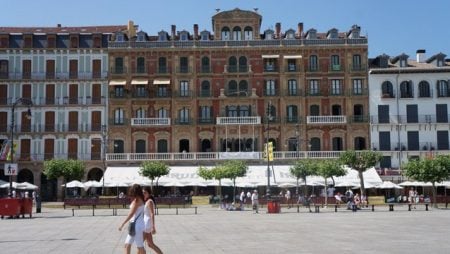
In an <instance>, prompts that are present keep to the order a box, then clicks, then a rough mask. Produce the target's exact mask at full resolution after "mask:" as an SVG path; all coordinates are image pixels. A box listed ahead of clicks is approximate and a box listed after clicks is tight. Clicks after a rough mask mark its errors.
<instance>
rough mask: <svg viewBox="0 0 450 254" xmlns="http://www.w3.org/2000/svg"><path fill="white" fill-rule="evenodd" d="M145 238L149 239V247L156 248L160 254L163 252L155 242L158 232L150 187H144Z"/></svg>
mask: <svg viewBox="0 0 450 254" xmlns="http://www.w3.org/2000/svg"><path fill="white" fill-rule="evenodd" d="M143 193H144V200H145V208H144V225H145V230H144V240H145V241H147V245H148V247H150V248H151V249H152V250H154V251H155V252H156V253H158V254H162V251H161V249H160V248H159V247H158V246H156V244H155V243H154V242H153V236H152V235H154V234H156V227H155V201H154V200H153V196H152V189H151V188H150V187H148V186H147V187H144V191H143Z"/></svg>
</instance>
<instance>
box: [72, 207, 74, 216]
mask: <svg viewBox="0 0 450 254" xmlns="http://www.w3.org/2000/svg"><path fill="white" fill-rule="evenodd" d="M74 210H75V209H73V208H72V217H73V216H75V211H74Z"/></svg>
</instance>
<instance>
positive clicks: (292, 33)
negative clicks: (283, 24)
mask: <svg viewBox="0 0 450 254" xmlns="http://www.w3.org/2000/svg"><path fill="white" fill-rule="evenodd" d="M285 38H286V39H289V40H292V39H295V31H294V30H292V29H289V30H287V31H286V36H285Z"/></svg>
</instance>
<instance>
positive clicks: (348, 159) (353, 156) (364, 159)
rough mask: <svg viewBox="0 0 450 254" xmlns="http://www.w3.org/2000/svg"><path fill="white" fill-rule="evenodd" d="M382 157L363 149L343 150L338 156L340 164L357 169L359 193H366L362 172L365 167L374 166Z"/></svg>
mask: <svg viewBox="0 0 450 254" xmlns="http://www.w3.org/2000/svg"><path fill="white" fill-rule="evenodd" d="M381 158H382V155H381V154H380V153H377V152H374V151H370V150H365V151H358V152H355V151H351V150H349V151H345V152H344V153H342V154H341V156H340V157H339V160H340V161H341V163H342V164H344V165H347V166H349V167H350V168H353V169H355V170H356V171H358V176H359V181H360V186H361V187H360V191H361V195H366V193H365V192H366V190H365V188H364V177H363V172H364V171H366V170H367V169H369V168H371V167H373V166H375V165H376V164H377V163H378V162H379V161H380V160H381Z"/></svg>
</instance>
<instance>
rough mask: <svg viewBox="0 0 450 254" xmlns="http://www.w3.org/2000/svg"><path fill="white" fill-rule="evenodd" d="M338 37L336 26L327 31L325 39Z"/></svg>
mask: <svg viewBox="0 0 450 254" xmlns="http://www.w3.org/2000/svg"><path fill="white" fill-rule="evenodd" d="M337 38H338V30H337V29H336V28H333V29H331V30H330V31H328V34H327V39H337Z"/></svg>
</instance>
